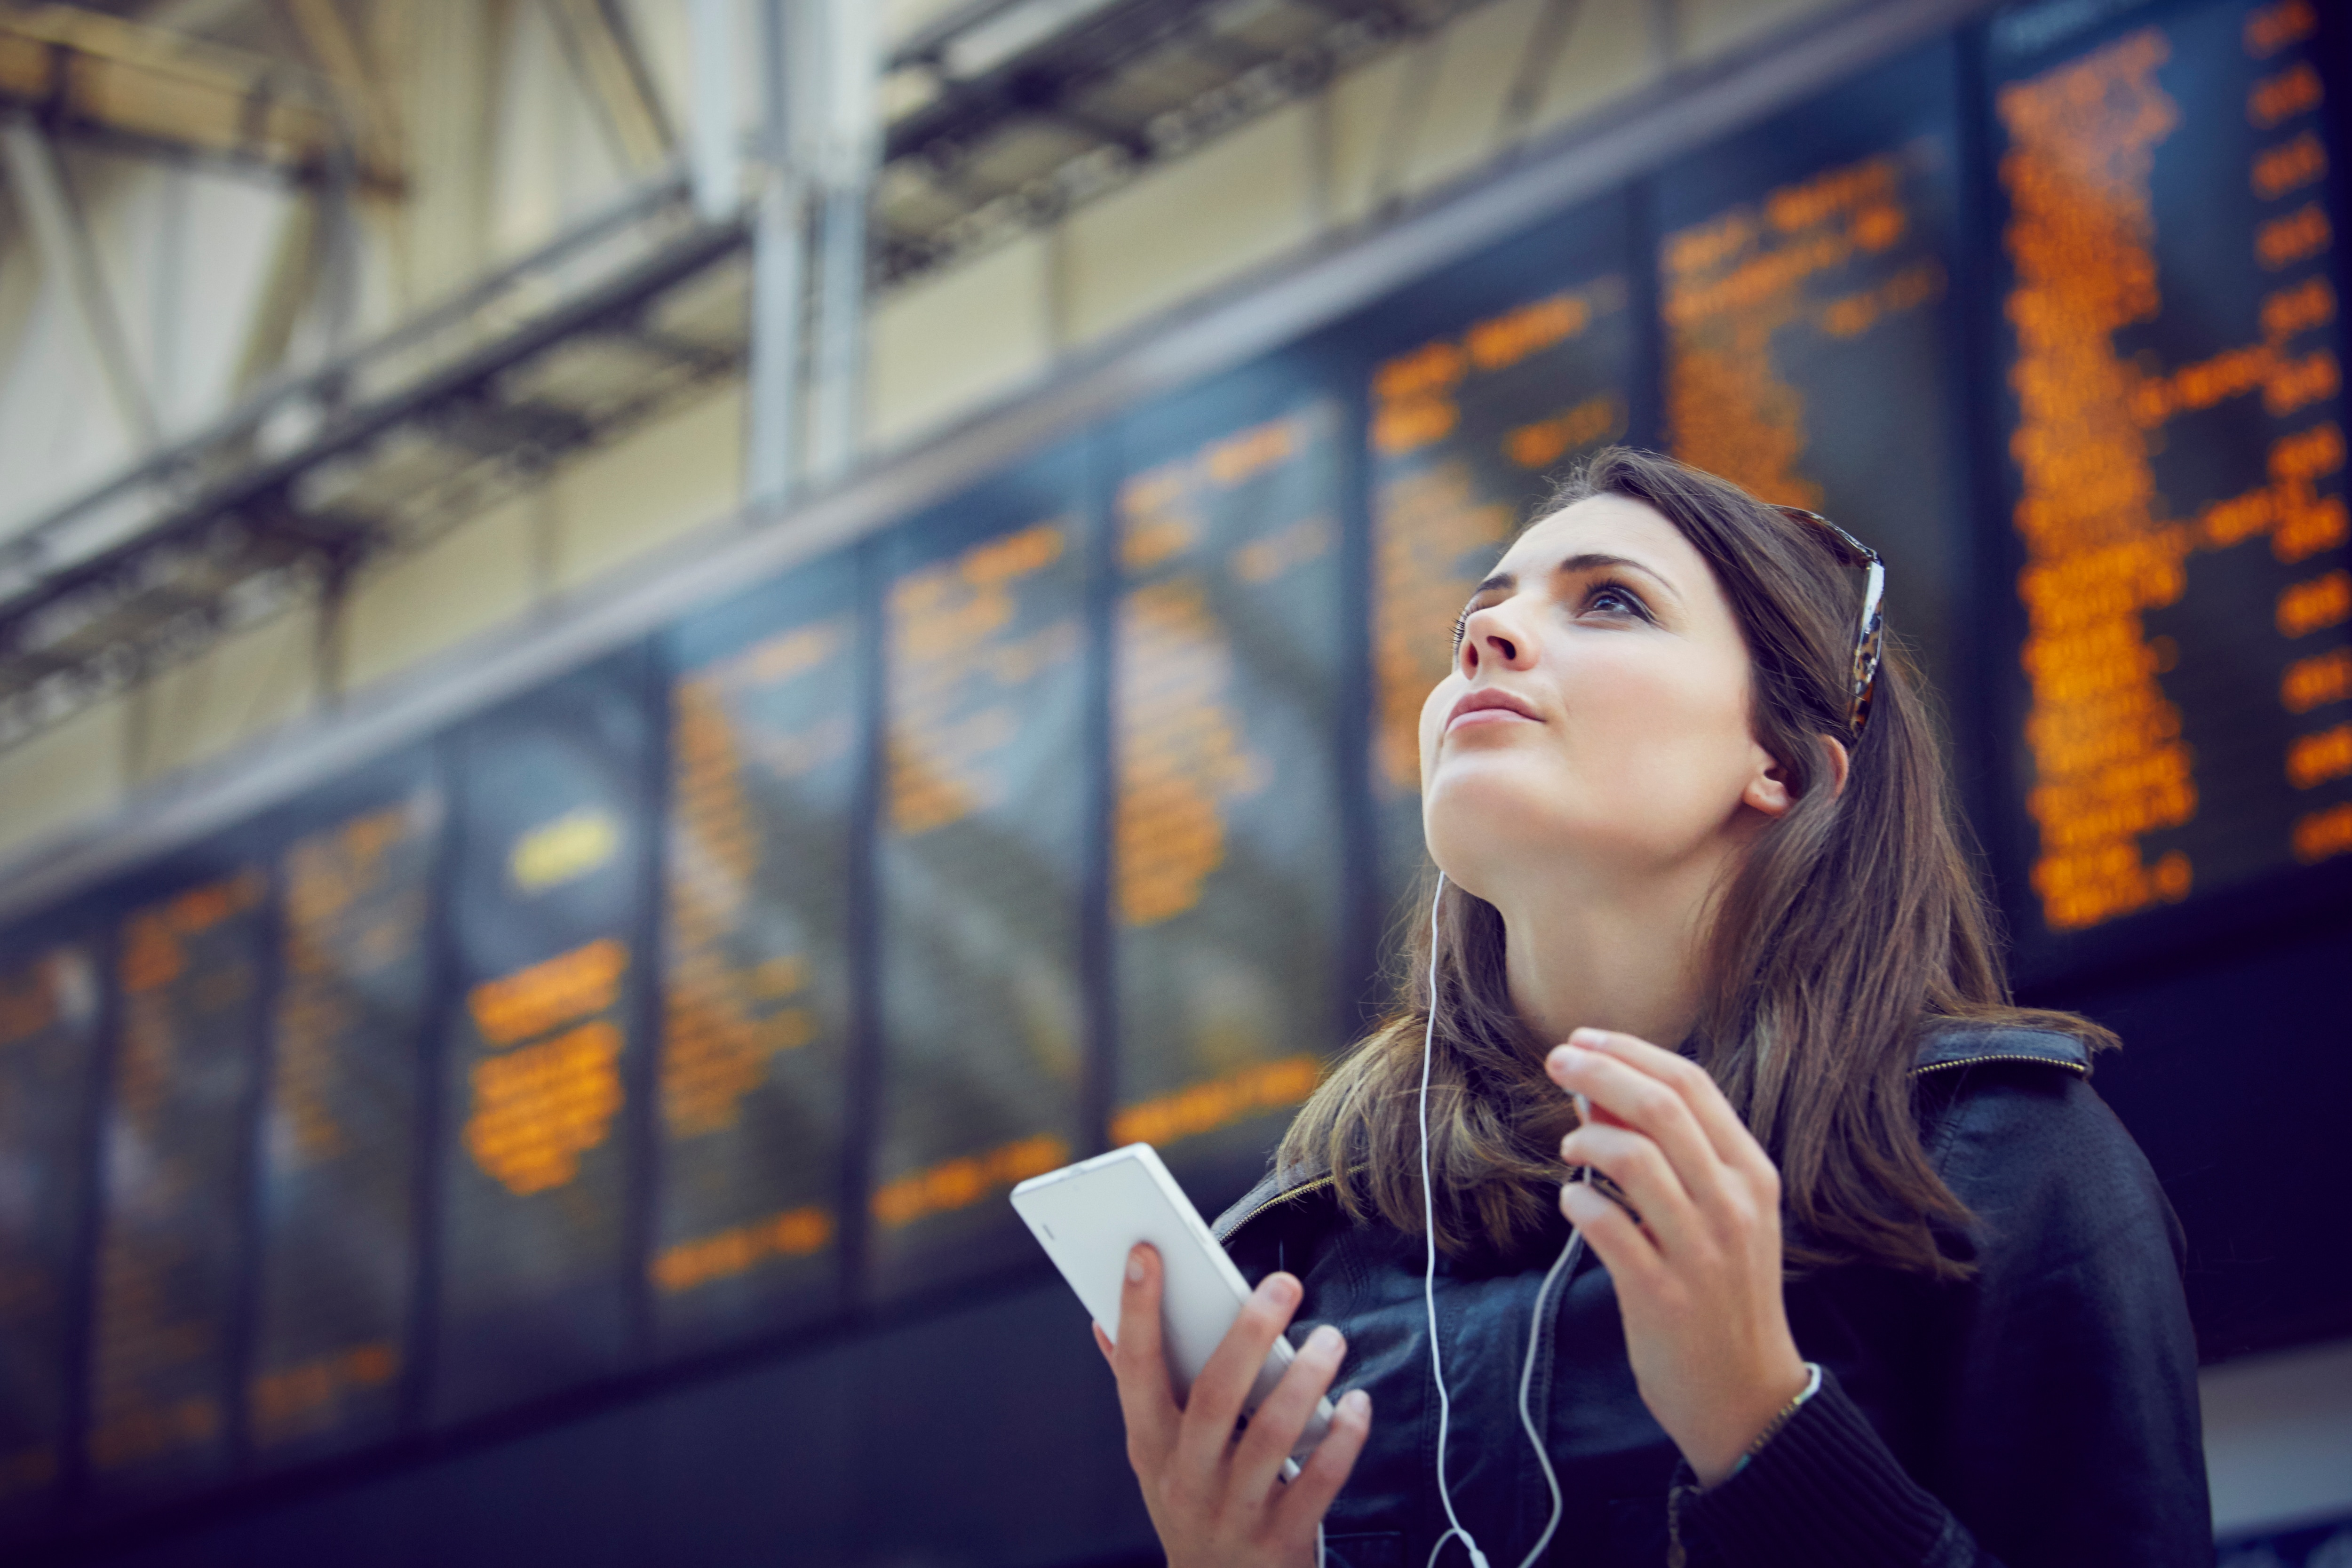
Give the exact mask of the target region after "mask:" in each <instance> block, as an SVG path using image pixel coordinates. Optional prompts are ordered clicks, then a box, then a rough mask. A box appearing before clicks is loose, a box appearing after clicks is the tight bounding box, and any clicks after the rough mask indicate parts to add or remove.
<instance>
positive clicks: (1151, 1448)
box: [1095, 1247, 1372, 1568]
mask: <svg viewBox="0 0 2352 1568" xmlns="http://www.w3.org/2000/svg"><path fill="white" fill-rule="evenodd" d="M1299 1295H1300V1290H1299V1285H1298V1281H1297V1279H1293V1278H1292V1277H1291V1276H1289V1275H1287V1274H1269V1275H1267V1276H1266V1277H1265V1280H1264V1281H1263V1282H1261V1283H1260V1284H1259V1286H1258V1288H1257V1289H1256V1290H1255V1292H1253V1293H1252V1294H1251V1296H1250V1299H1249V1300H1247V1301H1246V1302H1244V1304H1243V1306H1242V1310H1241V1315H1240V1317H1238V1318H1236V1319H1235V1320H1234V1326H1233V1327H1232V1328H1231V1329H1228V1330H1227V1331H1225V1337H1224V1338H1223V1340H1222V1341H1220V1342H1218V1345H1217V1348H1216V1350H1215V1351H1214V1352H1213V1353H1212V1354H1211V1355H1210V1357H1209V1361H1208V1364H1207V1365H1206V1366H1204V1367H1202V1369H1201V1374H1200V1375H1199V1376H1198V1377H1196V1378H1194V1379H1193V1380H1192V1396H1191V1397H1190V1398H1189V1399H1188V1400H1187V1401H1186V1402H1185V1403H1184V1404H1182V1405H1179V1404H1177V1402H1176V1396H1175V1394H1174V1392H1173V1391H1172V1390H1171V1387H1170V1385H1169V1381H1168V1358H1167V1354H1166V1352H1164V1351H1163V1350H1161V1348H1160V1255H1159V1254H1158V1253H1157V1252H1155V1251H1154V1250H1152V1248H1150V1247H1137V1248H1136V1249H1135V1250H1134V1251H1133V1252H1131V1253H1129V1255H1128V1259H1127V1283H1126V1285H1125V1286H1124V1287H1123V1288H1122V1289H1121V1290H1120V1292H1119V1300H1118V1344H1117V1345H1113V1344H1112V1342H1111V1341H1110V1338H1109V1336H1108V1335H1107V1334H1105V1333H1104V1332H1103V1331H1102V1325H1101V1324H1100V1323H1097V1324H1096V1325H1095V1343H1096V1344H1097V1346H1099V1347H1100V1348H1101V1350H1102V1352H1103V1356H1104V1359H1106V1360H1107V1361H1108V1362H1109V1363H1110V1367H1111V1371H1112V1373H1114V1374H1115V1375H1116V1376H1117V1377H1118V1404H1119V1409H1120V1411H1121V1413H1122V1414H1124V1415H1125V1416H1126V1417H1127V1458H1128V1463H1129V1464H1130V1465H1132V1466H1134V1467H1135V1476H1136V1479H1138V1480H1139V1481H1140V1482H1142V1483H1143V1504H1144V1506H1145V1507H1146V1508H1148V1509H1149V1510H1151V1525H1152V1528H1153V1529H1154V1530H1156V1531H1159V1532H1160V1546H1161V1547H1162V1549H1164V1550H1165V1551H1166V1552H1167V1553H1168V1564H1169V1568H1258V1565H1261V1564H1262V1565H1265V1568H1307V1565H1308V1564H1311V1563H1314V1561H1315V1527H1316V1525H1317V1524H1318V1523H1319V1522H1320V1521H1322V1518H1323V1514H1324V1510H1327V1509H1328V1508H1329V1507H1330V1506H1331V1500H1332V1499H1333V1498H1335V1497H1337V1496H1339V1488H1340V1487H1341V1486H1342V1485H1344V1484H1345V1483H1346V1481H1347V1479H1348V1473H1349V1471H1350V1470H1352V1469H1354V1468H1356V1456H1357V1455H1358V1454H1360V1453H1361V1452H1362V1451H1363V1447H1364V1438H1365V1436H1366V1435H1367V1434H1368V1433H1369V1432H1370V1430H1371V1421H1372V1405H1371V1400H1370V1398H1369V1397H1368V1396H1367V1395H1366V1394H1364V1392H1363V1391H1362V1390H1361V1389H1357V1390H1355V1391H1354V1392H1352V1393H1350V1394H1349V1395H1348V1396H1347V1397H1346V1398H1344V1399H1342V1400H1340V1401H1339V1411H1338V1415H1337V1416H1336V1418H1335V1419H1334V1420H1333V1421H1332V1423H1331V1428H1330V1430H1329V1431H1328V1433H1326V1434H1325V1435H1324V1437H1323V1440H1322V1442H1321V1443H1319V1444H1318V1445H1317V1446H1316V1448H1315V1452H1314V1453H1313V1454H1312V1455H1311V1456H1310V1457H1309V1458H1307V1463H1306V1464H1305V1465H1304V1466H1302V1467H1301V1468H1300V1470H1299V1473H1298V1479H1296V1480H1294V1481H1291V1482H1289V1483H1288V1484H1285V1483H1284V1482H1283V1481H1282V1479H1281V1477H1282V1462H1283V1460H1284V1459H1285V1458H1288V1457H1289V1454H1290V1450H1291V1448H1292V1447H1293V1446H1294V1445H1296V1444H1297V1441H1298V1436H1299V1434H1300V1433H1302V1432H1304V1431H1305V1430H1306V1429H1307V1418H1308V1417H1309V1416H1311V1415H1313V1414H1314V1413H1315V1402H1316V1401H1317V1400H1318V1399H1320V1398H1322V1397H1323V1394H1324V1391H1325V1390H1327V1389H1328V1388H1329V1387H1330V1386H1331V1379H1332V1378H1333V1377H1334V1376H1335V1375H1337V1373H1339V1361H1340V1358H1341V1357H1342V1356H1344V1355H1345V1354H1346V1353H1347V1345H1346V1343H1345V1342H1344V1341H1342V1340H1341V1339H1340V1337H1339V1330H1337V1329H1335V1328H1332V1327H1331V1326H1330V1325H1329V1324H1328V1323H1327V1324H1325V1325H1324V1326H1323V1327H1321V1328H1319V1329H1318V1330H1316V1331H1315V1332H1314V1333H1313V1334H1311V1335H1310V1336H1308V1338H1307V1344H1306V1347H1305V1348H1304V1349H1302V1350H1301V1351H1299V1352H1298V1354H1297V1358H1296V1359H1295V1360H1293V1361H1292V1362H1291V1363H1290V1370H1289V1371H1288V1372H1286V1373H1283V1374H1282V1381H1281V1382H1280V1383H1279V1384H1276V1387H1275V1390H1274V1392H1273V1393H1272V1394H1268V1395H1267V1396H1266V1398H1265V1403H1264V1404H1262V1405H1259V1406H1258V1408H1257V1413H1256V1414H1255V1415H1253V1416H1252V1417H1251V1418H1250V1422H1249V1425H1248V1426H1246V1427H1244V1428H1242V1429H1241V1430H1239V1431H1238V1432H1237V1431H1236V1430H1235V1428H1236V1427H1238V1426H1240V1423H1241V1417H1242V1403H1243V1401H1244V1399H1246V1398H1247V1397H1248V1395H1249V1391H1250V1386H1251V1384H1254V1383H1255V1382H1256V1381H1257V1373H1258V1368H1260V1367H1261V1366H1263V1365H1265V1352H1267V1351H1269V1350H1271V1349H1272V1348H1273V1347H1274V1342H1275V1338H1276V1336H1277V1335H1278V1334H1280V1333H1281V1332H1282V1331H1283V1330H1284V1329H1286V1328H1287V1327H1288V1326H1289V1325H1290V1315H1291V1313H1293V1312H1294V1311H1296V1310H1297V1309H1298V1300H1299Z"/></svg>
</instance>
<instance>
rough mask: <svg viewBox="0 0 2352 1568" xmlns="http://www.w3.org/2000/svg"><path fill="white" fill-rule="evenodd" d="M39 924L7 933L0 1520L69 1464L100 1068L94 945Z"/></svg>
mask: <svg viewBox="0 0 2352 1568" xmlns="http://www.w3.org/2000/svg"><path fill="white" fill-rule="evenodd" d="M39 923H40V924H41V925H43V926H47V927H50V928H51V929H50V930H48V931H44V932H42V933H40V934H39V935H35V934H34V933H32V932H24V933H19V934H18V935H17V936H16V937H13V938H11V939H9V940H6V941H5V942H0V1521H12V1520H20V1519H25V1518H28V1517H31V1516H33V1515H36V1514H37V1513H38V1512H39V1511H40V1510H41V1509H42V1507H43V1505H44V1504H45V1503H46V1502H47V1500H48V1499H49V1497H50V1496H51V1495H52V1492H53V1489H54V1486H55V1483H56V1481H57V1479H58V1476H59V1475H60V1474H61V1473H62V1472H63V1470H64V1468H65V1461H66V1454H65V1441H66V1421H67V1411H68V1406H69V1405H70V1403H71V1400H72V1397H73V1390H72V1388H71V1386H70V1383H69V1379H70V1375H71V1374H70V1372H69V1370H68V1369H69V1368H70V1367H71V1366H72V1364H73V1363H72V1361H71V1359H70V1354H71V1350H72V1347H73V1346H74V1344H75V1342H76V1341H77V1339H78V1338H79V1336H78V1335H77V1334H76V1333H75V1331H74V1320H73V1316H72V1314H73V1312H74V1310H76V1308H78V1307H79V1305H80V1303H79V1300H78V1293H77V1291H76V1290H75V1288H74V1283H75V1281H74V1274H75V1266H76V1264H77V1262H78V1261H79V1258H80V1255H81V1247H82V1222H83V1217H84V1215H85V1214H86V1212H87V1208H88V1202H89V1153H88V1150H89V1131H90V1125H91V1123H90V1110H91V1095H92V1091H93V1089H95V1087H96V1081H97V1080H96V1078H95V1076H94V1074H93V1072H92V1068H94V1067H95V1066H96V1061H97V1046H98V1023H99V975H98V967H97V959H96V956H95V954H94V952H92V945H91V943H90V942H89V940H88V939H87V938H86V937H84V938H79V939H77V938H76V937H74V936H72V935H71V934H69V933H61V932H58V931H56V930H55V928H54V925H53V923H52V922H51V921H41V922H39ZM60 936H64V937H65V940H59V938H60Z"/></svg>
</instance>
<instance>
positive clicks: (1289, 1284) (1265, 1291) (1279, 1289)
mask: <svg viewBox="0 0 2352 1568" xmlns="http://www.w3.org/2000/svg"><path fill="white" fill-rule="evenodd" d="M1257 1293H1258V1295H1259V1297H1260V1298H1261V1299H1263V1300H1265V1302H1266V1303H1267V1304H1268V1305H1270V1306H1276V1307H1287V1306H1289V1305H1290V1304H1291V1303H1292V1302H1293V1301H1296V1300H1298V1281H1297V1280H1296V1279H1292V1278H1291V1277H1290V1276H1289V1275H1287V1274H1269V1275H1267V1276H1266V1277H1265V1280H1264V1281H1262V1282H1261V1283H1260V1284H1259V1286H1258V1288H1257Z"/></svg>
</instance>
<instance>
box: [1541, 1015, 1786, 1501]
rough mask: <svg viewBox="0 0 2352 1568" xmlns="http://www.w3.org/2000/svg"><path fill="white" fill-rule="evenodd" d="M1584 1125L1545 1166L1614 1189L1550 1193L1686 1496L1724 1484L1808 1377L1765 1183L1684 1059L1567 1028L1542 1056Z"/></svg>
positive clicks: (1729, 1115)
mask: <svg viewBox="0 0 2352 1568" xmlns="http://www.w3.org/2000/svg"><path fill="white" fill-rule="evenodd" d="M1544 1067H1545V1070H1546V1071H1548V1072H1549V1073H1550V1075H1551V1078H1552V1081H1553V1082H1555V1083H1557V1084H1559V1086H1560V1087H1561V1088H1562V1089H1568V1090H1569V1091H1570V1092H1571V1093H1575V1094H1581V1095H1583V1096H1584V1097H1585V1099H1586V1100H1587V1101H1588V1102H1589V1103H1590V1104H1591V1106H1592V1107H1593V1110H1594V1114H1593V1115H1592V1116H1591V1119H1590V1120H1588V1121H1586V1122H1585V1123H1584V1125H1582V1126H1580V1127H1579V1128H1578V1129H1577V1130H1576V1131H1573V1132H1571V1133H1570V1134H1569V1135H1568V1136H1567V1137H1565V1138H1563V1139H1561V1140H1560V1145H1559V1154H1560V1158H1561V1159H1562V1160H1563V1161H1565V1162H1567V1163H1569V1164H1570V1165H1589V1166H1591V1168H1592V1169H1594V1170H1596V1171H1599V1172H1600V1173H1601V1174H1603V1175H1605V1176H1607V1177H1608V1178H1609V1179H1610V1180H1611V1181H1612V1182H1613V1183H1615V1184H1616V1185H1617V1188H1618V1190H1619V1191H1621V1192H1622V1193H1623V1194H1625V1198H1626V1201H1627V1202H1628V1203H1630V1204H1631V1205H1633V1209H1634V1210H1635V1211H1636V1212H1637V1213H1638V1214H1639V1215H1641V1219H1640V1221H1639V1223H1636V1222H1635V1220H1634V1219H1633V1216H1632V1215H1628V1214H1627V1213H1626V1212H1625V1211H1624V1209H1622V1208H1621V1207H1620V1206H1618V1205H1617V1204H1615V1203H1613V1202H1612V1201H1611V1200H1610V1199H1609V1198H1608V1197H1606V1196H1604V1195H1603V1194H1601V1193H1599V1192H1597V1191H1595V1190H1594V1189H1592V1188H1591V1187H1589V1186H1585V1185H1582V1184H1569V1185H1567V1186H1564V1187H1562V1188H1561V1189H1560V1194H1559V1208H1560V1213H1562V1214H1564V1215H1567V1216H1568V1220H1569V1223H1570V1224H1571V1225H1573V1226H1577V1227H1578V1228H1579V1229H1580V1230H1581V1231H1582V1232H1583V1233H1584V1239H1585V1243H1586V1245H1588V1246H1590V1247H1591V1248H1592V1250H1593V1251H1594V1252H1595V1253H1597V1254H1598V1255H1599V1256H1600V1258H1601V1262H1602V1263H1603V1264H1604V1265H1606V1266H1607V1268H1608V1269H1609V1278H1610V1280H1611V1282H1612V1284H1613V1285H1614V1286H1615V1287H1616V1290H1617V1301H1618V1306H1619V1309H1620V1312H1621V1315H1622V1318H1623V1321H1624V1324H1625V1349H1626V1352H1627V1354H1628V1355H1629V1357H1630V1358H1631V1359H1632V1361H1633V1377H1634V1381H1635V1383H1636V1384H1638V1385H1639V1387H1640V1388H1641V1391H1642V1402H1643V1404H1644V1405H1648V1406H1649V1407H1650V1414H1651V1415H1654V1416H1656V1417H1657V1420H1658V1425H1659V1426H1663V1427H1664V1428H1665V1429H1666V1436H1669V1437H1672V1438H1673V1439H1674V1440H1675V1447H1678V1448H1680V1449H1681V1450H1682V1452H1683V1457H1684V1458H1686V1459H1688V1460H1689V1461H1690V1465H1691V1468H1692V1470H1693V1471H1694V1472H1696V1475H1697V1477H1698V1480H1699V1484H1700V1485H1701V1486H1713V1485H1714V1484H1715V1483H1716V1482H1717V1481H1719V1480H1722V1479H1724V1478H1725V1477H1726V1476H1727V1475H1729V1474H1730V1473H1731V1471H1732V1469H1733V1468H1735V1467H1736V1466H1737V1465H1738V1462H1739V1459H1740V1457H1741V1456H1742V1455H1744V1454H1745V1453H1746V1452H1747V1451H1748V1447H1749V1446H1750V1445H1751V1444H1753V1443H1754V1442H1755V1441H1756V1438H1757V1437H1758V1436H1759V1434H1761V1433H1762V1432H1763V1431H1764V1429H1765V1428H1766V1427H1767V1426H1769V1425H1770V1424H1771V1421H1772V1418H1773V1417H1774V1416H1775V1415H1778V1414H1779V1413H1780V1410H1781V1409H1782V1408H1783V1407H1784V1406H1786V1405H1788V1403H1789V1402H1790V1400H1791V1399H1794V1398H1795V1397H1796V1396H1797V1395H1798V1394H1800V1393H1801V1392H1802V1391H1803V1389H1804V1386H1805V1384H1806V1381H1807V1373H1806V1370H1805V1363H1804V1362H1803V1360H1802V1358H1801V1357H1800V1356H1799V1355H1798V1353H1797V1342H1796V1340H1795V1339H1794V1338H1793V1337H1792V1336H1791V1335H1790V1332H1789V1318H1788V1312H1787V1310H1786V1307H1785V1306H1784V1304H1783V1302H1782V1300H1781V1296H1780V1172H1779V1171H1777V1170H1776V1169H1774V1168H1773V1165H1772V1161H1771V1158H1770V1157H1769V1155H1767V1154H1766V1153H1765V1152H1764V1150H1763V1147H1762V1146H1761V1145H1760V1144H1759V1143H1758V1142H1756V1140H1755V1138H1754V1137H1752V1136H1751V1135H1750V1134H1749V1133H1748V1129H1747V1127H1746V1126H1745V1125H1744V1124H1743V1123H1742V1122H1741V1121H1740V1120H1739V1117H1738V1113H1737V1112H1736V1111H1734V1110H1732V1109H1731V1103H1730V1101H1728V1100H1725V1099H1724V1098H1723V1091H1722V1090H1721V1089H1717V1087H1716V1085H1715V1080H1714V1079H1710V1078H1709V1077H1707V1075H1706V1072H1705V1070H1704V1069H1702V1068H1700V1067H1699V1066H1698V1064H1696V1062H1692V1061H1689V1060H1687V1059H1685V1058H1682V1057H1678V1056H1676V1055H1675V1053H1674V1052H1672V1051H1664V1050H1660V1049H1659V1048H1658V1047H1655V1046H1654V1045H1651V1044H1649V1043H1648V1042H1647V1041H1645V1040H1637V1039H1635V1038H1634V1037H1633V1036H1631V1035H1619V1034H1612V1033H1611V1032H1609V1031H1607V1030H1604V1029H1579V1030H1577V1031H1576V1033H1574V1034H1573V1035H1570V1037H1569V1039H1568V1044H1566V1045H1564V1046H1561V1047H1559V1048H1558V1049H1556V1050H1554V1051H1553V1052H1552V1053H1551V1055H1550V1056H1549V1058H1546V1059H1545V1063H1544Z"/></svg>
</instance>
